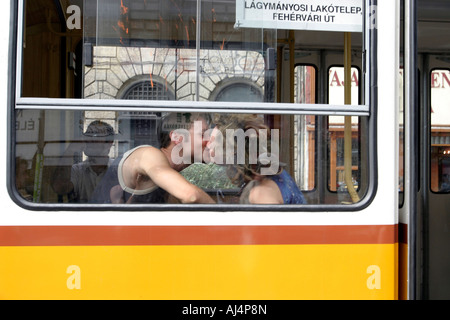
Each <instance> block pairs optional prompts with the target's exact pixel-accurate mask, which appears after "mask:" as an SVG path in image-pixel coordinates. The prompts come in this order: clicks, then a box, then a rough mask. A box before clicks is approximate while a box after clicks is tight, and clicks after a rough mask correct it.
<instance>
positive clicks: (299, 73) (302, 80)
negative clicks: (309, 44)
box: [294, 65, 316, 190]
mask: <svg viewBox="0 0 450 320" xmlns="http://www.w3.org/2000/svg"><path fill="white" fill-rule="evenodd" d="M294 87H295V90H294V101H295V103H311V104H314V103H316V68H315V67H313V66H309V65H297V66H295V68H294ZM315 135H316V128H315V116H311V115H297V116H295V117H294V150H295V151H294V157H297V159H298V160H297V161H296V162H295V164H296V165H295V168H294V172H295V176H296V178H297V181H300V183H301V189H302V190H313V189H314V188H315V171H316V170H315V169H316V168H315V162H316V157H315Z"/></svg>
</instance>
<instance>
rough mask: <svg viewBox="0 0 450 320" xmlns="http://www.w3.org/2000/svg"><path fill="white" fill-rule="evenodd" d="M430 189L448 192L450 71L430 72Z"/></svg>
mask: <svg viewBox="0 0 450 320" xmlns="http://www.w3.org/2000/svg"><path fill="white" fill-rule="evenodd" d="M430 84H431V110H430V112H431V154H430V156H431V168H430V170H431V172H430V177H431V183H430V184H431V190H432V191H434V192H450V109H449V107H448V101H449V99H450V71H449V70H444V69H435V70H433V71H432V72H431V79H430Z"/></svg>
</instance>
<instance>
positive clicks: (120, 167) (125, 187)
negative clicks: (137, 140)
mask: <svg viewBox="0 0 450 320" xmlns="http://www.w3.org/2000/svg"><path fill="white" fill-rule="evenodd" d="M143 147H151V146H150V145H141V146H137V147H136V148H133V149H131V150H128V151H127V152H125V153H124V154H123V157H122V159H121V160H120V162H119V166H118V168H117V178H118V179H119V184H120V186H121V187H122V189H123V191H126V192H128V193H131V194H134V195H144V194H148V193H151V192H153V191H154V190H156V189H158V188H159V187H158V186H157V185H154V186H153V187H151V188H147V189H143V190H135V189H131V188H129V187H127V186H126V185H125V182H124V181H123V176H122V167H123V164H124V162H125V160H127V158H128V157H129V156H130V154H132V153H133V152H134V151H136V150H137V149H139V148H143Z"/></svg>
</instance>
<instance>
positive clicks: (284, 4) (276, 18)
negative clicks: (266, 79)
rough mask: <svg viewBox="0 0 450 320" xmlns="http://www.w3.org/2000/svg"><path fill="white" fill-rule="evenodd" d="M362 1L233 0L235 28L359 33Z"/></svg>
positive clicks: (360, 29)
mask: <svg viewBox="0 0 450 320" xmlns="http://www.w3.org/2000/svg"><path fill="white" fill-rule="evenodd" d="M362 9H363V7H362V0H335V1H331V0H279V1H278V0H277V1H275V0H236V24H235V27H236V28H264V29H286V30H315V31H341V32H361V31H362V21H363V20H362V19H363V10H362Z"/></svg>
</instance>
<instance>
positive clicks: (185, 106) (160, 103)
mask: <svg viewBox="0 0 450 320" xmlns="http://www.w3.org/2000/svg"><path fill="white" fill-rule="evenodd" d="M12 3H16V4H15V5H13V6H12V10H17V11H16V12H15V14H18V15H17V16H16V19H17V21H16V23H15V25H16V26H17V27H16V29H14V28H13V30H12V31H11V32H12V33H11V34H12V38H11V41H12V44H14V41H17V43H16V45H15V49H16V52H14V49H13V50H11V57H10V58H11V61H13V62H16V68H15V71H16V72H15V77H14V80H15V87H14V81H12V83H11V86H10V87H11V91H10V95H11V96H10V97H9V102H10V105H14V106H15V109H30V110H32V109H35V110H36V109H39V110H42V109H45V110H73V111H80V110H81V111H94V110H99V111H101V110H108V111H125V110H126V111H147V112H148V111H154V112H159V111H160V112H164V111H177V112H179V111H191V112H205V111H207V112H217V113H267V114H288V115H292V114H297V115H302V114H308V115H330V116H334V115H339V116H361V117H368V119H369V151H368V152H369V159H370V162H369V164H368V166H369V168H368V170H369V181H368V189H367V193H366V195H365V196H364V197H363V198H362V199H361V201H360V202H358V203H355V204H351V205H339V204H333V205H324V204H319V205H316V204H314V205H290V206H282V205H274V206H262V207H260V206H258V205H251V206H246V205H239V206H234V205H228V204H227V205H218V204H216V205H214V206H210V205H190V206H186V205H133V206H127V205H97V204H96V205H81V204H76V205H75V204H74V205H71V204H64V206H60V205H58V206H55V205H51V204H36V203H29V202H26V201H25V200H23V201H22V199H21V198H20V197H19V196H18V194H17V190H15V188H13V187H12V186H13V185H14V184H13V175H12V174H11V172H14V170H12V171H10V170H8V172H9V173H8V174H9V175H10V176H9V180H8V181H10V182H11V183H9V184H8V190H9V192H10V195H11V196H12V198H13V200H14V201H15V202H16V203H17V204H18V205H20V206H22V207H24V208H27V209H33V210H46V211H48V210H56V211H58V210H69V211H70V210H83V209H88V210H95V211H98V210H125V211H131V210H133V211H138V210H149V208H153V209H157V210H161V211H164V210H174V209H175V210H176V209H182V210H185V211H194V210H214V211H229V210H230V209H232V210H233V211H234V210H241V211H254V210H261V209H263V210H264V211H266V210H269V211H270V210H273V211H296V210H299V208H301V210H304V211H357V210H362V209H364V208H366V207H367V206H369V204H370V203H371V202H372V200H373V198H374V197H375V194H376V189H377V149H376V140H377V139H376V137H377V135H376V133H377V127H376V125H377V120H376V113H377V112H376V109H377V100H376V99H377V98H376V97H377V78H376V68H377V65H376V63H377V62H376V51H377V39H376V28H372V27H367V26H366V24H367V19H368V18H369V12H368V10H366V9H367V8H371V7H372V6H376V0H363V7H364V12H365V15H366V16H365V19H364V20H363V32H364V45H363V47H364V54H363V66H364V68H365V69H364V70H363V74H364V79H365V85H364V90H363V91H364V96H363V99H364V102H365V103H364V104H363V105H329V104H324V103H322V104H293V103H250V102H248V103H241V102H212V101H166V100H151V101H136V100H100V99H54V98H24V97H21V96H20V93H21V78H22V48H21V46H22V41H23V38H22V37H23V21H24V19H23V13H24V10H23V3H24V0H19V1H18V3H17V2H15V1H12ZM9 112H10V115H11V116H12V117H13V112H12V109H11V111H9ZM11 116H10V119H12V117H11ZM12 124H13V121H12V122H11V124H10V128H9V129H8V130H9V131H8V132H9V141H10V143H11V145H10V149H9V150H10V151H9V157H8V158H9V161H10V163H9V165H10V166H11V165H12V168H13V167H14V165H13V161H12V160H11V159H13V156H14V132H13V130H12V128H13V125H12ZM13 169H14V168H13Z"/></svg>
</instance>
